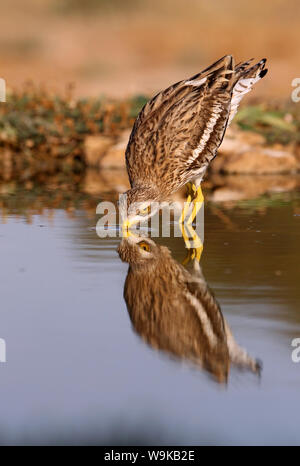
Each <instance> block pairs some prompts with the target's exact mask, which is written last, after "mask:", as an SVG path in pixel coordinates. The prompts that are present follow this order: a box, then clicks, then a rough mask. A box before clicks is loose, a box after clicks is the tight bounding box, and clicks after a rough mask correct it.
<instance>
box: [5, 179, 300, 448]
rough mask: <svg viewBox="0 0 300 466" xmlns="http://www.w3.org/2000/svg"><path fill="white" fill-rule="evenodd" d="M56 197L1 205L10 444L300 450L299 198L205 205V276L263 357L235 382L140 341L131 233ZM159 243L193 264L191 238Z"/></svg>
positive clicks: (81, 203)
mask: <svg viewBox="0 0 300 466" xmlns="http://www.w3.org/2000/svg"><path fill="white" fill-rule="evenodd" d="M55 195H56V196H57V197H58V200H56V201H55V199H54V200H53V196H54V194H53V193H52V194H51V193H50V194H48V193H44V192H43V190H42V188H40V190H39V191H38V193H33V192H32V191H23V190H22V189H20V190H14V192H13V193H10V192H6V194H5V196H4V197H3V196H2V198H1V199H2V200H1V204H0V207H1V209H0V210H1V212H2V223H0V238H1V242H0V257H1V268H0V296H1V313H0V337H1V338H4V339H5V341H6V346H7V362H6V363H1V364H0V371H1V378H0V413H1V416H0V442H1V443H3V444H20V443H21V444H32V443H33V444H36V443H50V444H56V443H69V444H70V443H71V444H72V443H73V444H74V443H75V444H78V443H80V444H81V443H83V444H86V443H103V444H125V445H126V444H127V445H134V444H151V443H152V444H157V445H159V444H174V445H176V444H183V445H184V444H188V445H201V444H226V445H227V444H278V443H279V444H300V430H299V425H300V410H299V390H300V363H299V364H296V363H293V362H292V359H291V352H292V347H291V341H292V339H293V338H297V337H299V338H300V287H299V282H300V280H299V279H300V269H299V253H300V193H294V194H293V195H285V194H281V195H276V196H273V197H268V198H264V199H260V200H259V201H257V202H256V201H252V202H251V203H250V202H249V203H243V204H239V205H237V206H236V207H233V208H231V209H227V208H226V207H224V206H222V205H218V206H217V205H214V204H209V203H208V204H207V205H206V208H205V247H204V252H203V255H202V259H201V265H202V271H203V274H204V277H205V280H206V281H207V283H208V284H209V286H210V288H211V289H212V290H213V292H214V294H215V296H216V298H217V300H218V301H219V303H220V306H221V309H222V312H223V315H224V317H225V319H226V321H227V322H228V323H229V324H230V327H231V329H232V332H233V334H234V337H235V338H236V340H237V341H238V343H239V344H241V345H242V346H243V347H244V348H246V349H247V351H248V353H249V354H250V355H251V356H253V357H257V358H259V359H260V360H261V361H262V362H263V370H262V373H261V377H258V376H257V375H256V374H253V373H251V372H250V371H240V370H238V369H236V368H234V367H233V368H232V369H231V370H230V373H229V379H228V383H227V384H219V383H217V381H216V380H215V379H214V377H212V376H211V375H209V373H208V371H206V370H204V369H200V368H199V367H196V366H192V365H191V364H188V363H186V362H180V361H178V360H176V359H175V358H172V357H170V356H168V355H167V354H166V353H164V352H162V351H158V350H155V349H153V348H152V347H151V346H150V345H149V344H148V343H146V342H144V341H143V340H142V338H140V336H138V335H137V333H136V332H135V331H134V330H133V326H132V323H131V320H130V317H129V314H128V311H127V307H126V304H125V302H124V298H123V288H124V282H125V278H126V275H127V269H128V265H127V264H126V263H124V262H121V260H120V258H119V256H118V253H117V247H118V244H119V239H117V238H116V239H114V238H111V239H99V238H98V237H97V236H96V232H95V228H94V227H95V223H96V220H97V219H96V217H95V215H94V212H95V210H94V206H93V203H89V201H87V199H85V198H81V197H80V196H78V199H77V200H76V203H74V204H72V203H70V201H69V200H68V199H67V200H65V199H64V197H66V196H65V194H64V195H61V196H60V194H59V193H57V192H56V193H55ZM51 196H52V197H51ZM54 197H55V196H54ZM67 197H68V196H67ZM45 199H46V200H47V202H48V204H49V208H46V209H45V208H44V207H43V205H44V204H45V203H46V204H47V202H46V201H45ZM50 201H51V202H50ZM52 201H53V202H52ZM48 204H47V205H48ZM71 204H72V206H71ZM32 206H34V207H32ZM158 242H159V243H160V244H161V243H163V244H165V245H166V246H168V247H169V248H170V249H171V251H172V255H173V257H174V258H175V259H176V260H178V261H181V260H182V259H183V258H184V256H185V252H186V251H185V248H184V244H183V241H182V239H181V238H175V239H166V238H163V239H159V241H158Z"/></svg>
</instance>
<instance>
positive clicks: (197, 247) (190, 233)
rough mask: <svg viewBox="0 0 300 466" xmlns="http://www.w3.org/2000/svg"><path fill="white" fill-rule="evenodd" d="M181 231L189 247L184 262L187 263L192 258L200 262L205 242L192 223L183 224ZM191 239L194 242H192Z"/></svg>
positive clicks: (186, 245)
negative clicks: (203, 242)
mask: <svg viewBox="0 0 300 466" xmlns="http://www.w3.org/2000/svg"><path fill="white" fill-rule="evenodd" d="M181 231H182V237H183V240H184V243H185V247H186V248H187V249H188V253H187V256H186V257H185V259H184V260H183V262H182V264H183V265H187V264H188V263H189V262H190V261H192V260H196V261H197V262H200V259H201V255H202V251H203V244H202V242H201V239H200V238H199V236H198V235H197V232H196V230H195V229H194V228H193V227H192V225H188V224H187V225H182V227H181ZM191 241H192V242H193V243H192V244H191Z"/></svg>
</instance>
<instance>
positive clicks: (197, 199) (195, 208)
mask: <svg viewBox="0 0 300 466" xmlns="http://www.w3.org/2000/svg"><path fill="white" fill-rule="evenodd" d="M203 202H204V197H203V194H202V189H201V186H199V188H197V191H196V197H195V199H194V201H193V203H194V206H193V211H192V213H191V215H190V217H189V218H188V220H187V223H188V224H191V223H193V221H194V220H195V218H196V216H197V214H198V212H199V210H200V209H201V207H202V205H203Z"/></svg>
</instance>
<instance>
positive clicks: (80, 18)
mask: <svg viewBox="0 0 300 466" xmlns="http://www.w3.org/2000/svg"><path fill="white" fill-rule="evenodd" d="M299 13H300V3H299V1H298V0H265V1H263V2H262V1H260V0H252V1H250V2H249V1H245V0H241V1H236V0H214V1H213V2H212V1H209V0H184V1H183V0H163V1H162V0H26V1H24V0H10V1H9V2H3V3H2V5H1V18H0V75H1V76H2V77H4V78H5V79H6V81H7V85H8V86H9V87H12V88H15V87H17V88H18V87H19V86H21V85H22V84H23V83H24V81H26V80H28V79H31V80H33V81H34V82H35V83H42V84H43V83H44V84H46V85H47V87H48V88H49V87H50V88H53V89H54V90H61V89H64V88H65V86H66V85H67V84H68V83H70V82H72V83H75V84H76V88H75V93H76V95H78V96H98V95H102V94H103V95H106V96H112V97H127V96H131V95H134V94H137V93H143V94H151V93H152V92H155V91H157V90H159V89H161V88H164V87H166V86H167V85H168V84H170V83H172V82H175V81H177V80H179V79H182V78H183V77H188V76H189V75H191V74H194V73H196V72H197V71H199V70H201V68H203V67H206V66H207V65H208V64H210V63H211V62H212V61H214V60H216V59H217V58H219V57H220V56H223V55H224V54H233V55H234V56H235V58H236V60H237V61H240V60H245V59H248V58H251V57H254V58H257V59H260V58H262V57H267V58H268V59H269V68H270V74H269V79H266V80H263V82H262V83H261V84H260V85H259V86H257V89H256V90H255V98H257V97H259V96H262V95H263V96H265V97H267V96H271V97H280V98H281V97H282V98H289V95H290V92H291V81H292V79H293V78H295V77H297V76H298V75H299V74H300V69H299V54H300V50H299V22H300V19H299V18H300V14H299ZM252 98H253V97H252Z"/></svg>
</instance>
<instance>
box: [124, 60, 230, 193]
mask: <svg viewBox="0 0 300 466" xmlns="http://www.w3.org/2000/svg"><path fill="white" fill-rule="evenodd" d="M233 74H234V73H233V59H232V57H231V56H226V57H223V58H222V59H220V60H218V62H216V63H214V64H213V65H212V66H211V67H209V68H207V69H206V70H204V71H203V72H201V73H199V74H197V75H195V76H193V77H192V78H190V79H188V80H184V81H181V82H179V83H176V84H174V85H173V86H171V87H169V88H168V89H166V90H165V91H163V92H161V93H160V94H158V95H157V96H155V97H154V98H153V99H152V100H151V101H150V102H148V103H147V104H146V105H145V107H144V109H143V110H142V111H141V113H140V115H139V116H138V118H137V120H136V122H135V125H134V127H133V130H132V134H131V137H130V140H129V143H128V147H127V151H126V161H127V168H128V173H129V177H130V181H131V184H132V185H134V184H142V183H149V180H151V181H152V182H155V181H159V182H160V183H162V182H165V185H166V187H168V189H169V190H173V189H177V188H178V187H179V186H180V185H182V184H184V183H186V182H187V181H189V179H191V178H193V177H196V176H197V175H198V174H199V172H201V169H202V168H203V166H204V165H205V166H206V165H207V164H208V163H209V161H210V160H211V159H212V158H213V156H214V155H215V152H216V150H217V148H218V146H219V144H220V142H221V140H222V137H223V134H224V131H225V128H226V124H227V120H228V116H229V110H230V100H231V92H232V82H233Z"/></svg>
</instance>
